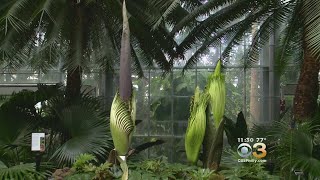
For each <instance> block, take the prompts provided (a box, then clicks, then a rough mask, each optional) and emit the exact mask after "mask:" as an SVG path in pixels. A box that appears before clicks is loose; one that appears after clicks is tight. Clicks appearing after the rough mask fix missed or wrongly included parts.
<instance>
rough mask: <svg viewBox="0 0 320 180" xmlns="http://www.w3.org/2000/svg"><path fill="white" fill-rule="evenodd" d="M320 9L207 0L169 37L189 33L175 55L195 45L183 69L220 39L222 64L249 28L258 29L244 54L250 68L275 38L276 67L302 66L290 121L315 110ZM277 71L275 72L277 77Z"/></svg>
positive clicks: (304, 4) (294, 2)
mask: <svg viewBox="0 0 320 180" xmlns="http://www.w3.org/2000/svg"><path fill="white" fill-rule="evenodd" d="M319 8H320V2H318V1H312V0H288V1H285V0H271V1H264V0H255V1H251V0H241V1H236V0H219V1H215V0H209V1H204V2H203V4H202V5H200V6H194V7H193V8H191V9H192V11H191V13H189V14H188V15H187V16H186V17H184V18H183V19H182V20H181V21H180V22H179V23H177V25H176V26H175V27H174V28H173V30H172V32H171V34H172V35H173V34H176V33H177V32H179V31H182V32H186V33H187V34H188V35H186V37H185V38H184V40H183V41H182V42H181V43H180V44H179V46H178V51H182V52H186V51H187V50H188V49H189V48H190V47H194V46H198V48H197V50H196V51H195V52H194V54H193V55H192V56H191V57H190V58H189V59H188V60H187V63H186V66H185V69H188V68H190V67H192V66H193V65H194V64H195V63H196V62H197V61H199V60H200V59H201V55H202V54H203V53H205V52H207V51H208V48H209V47H211V46H219V44H220V42H221V40H223V42H226V47H225V48H224V50H223V52H222V55H221V57H220V58H221V59H223V60H225V61H227V59H226V58H227V57H228V55H229V54H230V52H231V51H232V48H233V47H234V46H235V45H237V44H239V43H240V42H241V41H242V39H243V38H244V37H245V36H246V34H247V33H251V31H252V27H253V26H255V27H257V26H258V29H257V30H256V31H255V32H254V33H253V36H252V43H251V45H250V46H249V48H248V53H246V54H245V56H244V59H245V60H246V61H245V62H244V65H245V67H248V66H249V67H250V66H251V65H252V64H254V63H256V62H258V58H259V56H258V53H259V52H260V49H261V48H262V46H263V45H265V43H266V42H268V41H269V39H270V38H273V37H274V35H275V34H278V35H279V37H278V38H277V41H278V42H277V48H275V50H276V55H275V56H276V59H277V62H278V63H279V64H278V67H284V66H285V65H286V64H287V63H288V62H290V61H299V62H302V66H301V70H300V78H299V82H298V86H297V89H296V94H295V99H294V113H295V118H297V119H300V120H301V119H304V118H307V117H311V116H313V115H314V114H315V112H316V107H317V97H318V89H319V87H318V86H319V85H318V73H319V62H318V60H319V57H320V56H319V55H320V43H319V38H320V34H319V33H318V32H319V29H320V26H319V20H320V18H319V17H320V15H319V14H318V13H317V9H319ZM279 29H280V30H279ZM275 31H281V32H280V33H275ZM247 59H248V61H247ZM302 60H303V61H302ZM282 70H283V68H280V70H279V71H280V74H281V73H282V72H283V71H282Z"/></svg>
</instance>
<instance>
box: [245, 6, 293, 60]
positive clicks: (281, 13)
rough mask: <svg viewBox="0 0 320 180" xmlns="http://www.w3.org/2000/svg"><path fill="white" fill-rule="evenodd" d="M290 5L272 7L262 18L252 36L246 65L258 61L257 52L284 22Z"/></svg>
mask: <svg viewBox="0 0 320 180" xmlns="http://www.w3.org/2000/svg"><path fill="white" fill-rule="evenodd" d="M290 5H291V4H290V3H285V4H280V5H278V4H277V5H273V6H275V7H274V8H272V11H271V12H270V13H269V14H268V15H267V16H266V17H262V20H261V21H262V24H260V25H259V29H258V30H257V31H256V33H255V34H254V35H253V40H252V43H251V45H250V47H249V49H248V50H247V55H246V56H247V57H245V58H248V60H249V61H247V63H248V64H249V65H251V64H252V63H256V62H258V61H259V52H260V50H261V48H262V47H263V46H264V45H265V44H266V42H268V41H269V38H270V35H271V34H272V33H274V32H275V30H276V29H277V28H279V27H280V26H281V24H283V23H284V22H285V20H286V16H287V15H288V13H289V12H290Z"/></svg>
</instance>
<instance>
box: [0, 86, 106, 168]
mask: <svg viewBox="0 0 320 180" xmlns="http://www.w3.org/2000/svg"><path fill="white" fill-rule="evenodd" d="M59 88H60V86H59V85H58V86H42V85H40V86H39V87H38V90H37V91H35V92H31V91H22V92H19V93H16V94H13V95H12V96H11V98H10V99H8V100H7V101H6V103H4V104H2V105H1V107H0V119H1V121H0V154H1V160H2V161H4V162H5V163H6V164H8V165H10V166H14V165H18V164H20V163H21V162H24V163H29V162H30V163H31V162H34V154H33V153H32V152H31V151H30V142H31V133H32V132H46V153H45V154H44V155H42V159H41V161H42V163H41V164H44V162H46V161H50V162H53V163H55V165H61V166H64V165H68V164H71V162H73V161H75V158H76V157H77V156H78V155H79V154H82V153H92V154H95V155H97V156H98V157H102V156H103V155H104V154H105V153H106V151H107V150H108V149H110V148H111V141H110V134H109V128H108V124H107V118H106V113H105V111H104V110H103V109H102V107H101V106H100V102H99V99H97V98H94V97H91V96H89V95H86V94H82V95H81V97H80V99H79V100H78V101H75V102H73V104H71V105H70V104H68V103H67V102H66V100H65V98H64V95H63V91H62V90H60V89H59ZM36 105H37V106H36ZM45 169H46V168H45Z"/></svg>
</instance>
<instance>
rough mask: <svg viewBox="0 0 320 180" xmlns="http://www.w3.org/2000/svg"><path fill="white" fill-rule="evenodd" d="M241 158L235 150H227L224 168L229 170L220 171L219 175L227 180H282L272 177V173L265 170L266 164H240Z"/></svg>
mask: <svg viewBox="0 0 320 180" xmlns="http://www.w3.org/2000/svg"><path fill="white" fill-rule="evenodd" d="M240 158H241V157H240V156H239V155H238V153H237V152H234V151H233V150H226V151H225V152H224V155H223V158H222V164H223V166H226V167H227V169H225V170H222V171H220V172H219V173H220V174H222V175H223V176H225V178H226V179H230V180H241V179H248V180H260V179H274V180H277V179H279V180H280V177H277V176H273V175H270V173H269V172H268V171H267V170H265V167H264V165H265V164H264V163H260V162H256V163H244V162H238V159H240Z"/></svg>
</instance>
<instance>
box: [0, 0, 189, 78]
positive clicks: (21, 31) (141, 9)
mask: <svg viewBox="0 0 320 180" xmlns="http://www.w3.org/2000/svg"><path fill="white" fill-rule="evenodd" d="M121 3H122V2H120V1H101V2H96V1H92V0H84V1H81V3H77V6H75V5H74V3H73V2H72V3H71V2H69V1H52V0H43V1H42V0H36V1H30V0H23V1H19V2H18V1H10V0H4V1H3V8H2V9H1V10H0V27H1V30H2V31H3V33H2V34H1V35H0V41H1V42H3V43H1V46H0V52H1V54H3V56H1V62H3V63H4V64H5V65H8V66H10V67H14V68H19V67H23V65H28V66H31V67H32V68H34V69H41V70H48V69H49V68H51V67H52V66H56V65H57V64H58V63H59V60H62V63H63V65H64V68H65V69H68V70H74V69H75V68H77V67H82V68H83V69H85V68H88V67H90V65H91V64H93V63H94V64H95V65H96V66H98V67H101V68H104V69H113V68H114V64H115V62H118V61H117V60H119V56H118V54H119V52H118V50H119V46H120V39H121V35H119V33H118V32H119V30H120V29H121V28H122V27H121V22H122V16H121ZM187 4H189V3H187ZM127 6H128V11H129V13H130V18H129V23H130V24H132V25H131V27H130V28H131V29H132V30H131V32H132V35H133V37H134V38H135V40H134V41H132V42H131V43H132V44H131V45H130V48H131V49H132V50H133V53H132V55H133V56H134V58H133V60H134V63H133V67H134V70H135V72H136V74H138V75H139V76H140V77H142V76H143V71H142V66H147V67H152V66H153V65H154V63H155V64H157V65H158V66H159V67H161V68H162V69H164V70H167V71H168V70H170V68H171V63H170V62H168V61H167V59H166V55H169V56H170V57H172V58H174V57H176V56H177V55H180V54H179V53H177V52H176V51H175V50H174V47H176V46H177V44H176V43H175V41H174V39H173V38H171V36H169V32H168V29H167V28H166V27H165V26H164V23H165V22H170V23H171V24H175V23H176V22H177V21H179V19H181V17H183V16H184V15H185V14H187V11H186V10H184V9H183V8H182V7H181V6H180V5H179V3H177V1H174V0H170V1H167V0H162V1H155V0H152V1H149V0H144V1H141V2H133V1H128V2H127ZM77 10H79V11H77ZM175 10H178V11H177V14H175V15H173V11H175ZM75 12H77V13H78V14H77V13H75ZM79 17H86V18H81V19H82V21H78V20H77V19H78V18H79ZM159 23H160V24H159ZM106 27H107V28H106ZM155 27H157V28H156V30H155V29H154V28H155ZM39 34H41V35H40V36H41V37H40V36H38V35H39ZM150 40H151V41H150ZM35 42H37V43H35ZM154 60H155V61H154Z"/></svg>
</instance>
